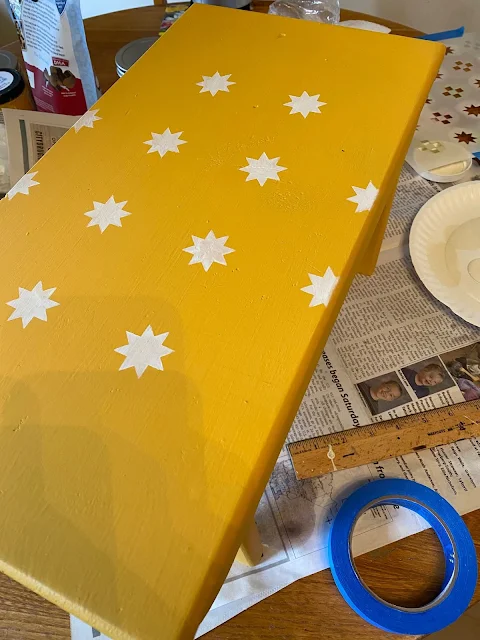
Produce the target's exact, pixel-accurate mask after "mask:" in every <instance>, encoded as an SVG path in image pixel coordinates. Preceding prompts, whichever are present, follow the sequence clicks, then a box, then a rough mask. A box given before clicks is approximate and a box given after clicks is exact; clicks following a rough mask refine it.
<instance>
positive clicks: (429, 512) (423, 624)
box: [328, 479, 477, 635]
mask: <svg viewBox="0 0 480 640" xmlns="http://www.w3.org/2000/svg"><path fill="white" fill-rule="evenodd" d="M388 504H390V505H399V506H401V507H406V508H407V509H410V510H411V511H414V512H415V513H417V514H418V515H420V516H422V517H423V518H424V519H425V520H426V521H427V522H428V524H429V525H430V526H431V527H432V528H433V529H434V531H435V533H436V534H437V535H438V538H439V539H440V542H441V544H442V547H443V551H444V554H445V567H446V570H445V579H444V581H443V585H442V589H441V592H440V594H439V595H438V596H437V597H436V598H435V599H434V600H432V602H430V603H429V604H427V605H425V606H423V607H419V608H415V609H408V608H404V607H399V606H396V605H393V604H390V603H388V602H386V601H385V600H382V599H381V598H379V597H378V596H376V595H375V594H374V593H373V592H372V591H371V590H370V589H369V588H368V587H367V586H366V585H365V583H364V582H363V581H362V579H361V578H360V576H359V575H358V573H357V571H356V569H355V563H354V561H353V556H352V550H351V542H352V534H353V529H354V527H355V524H356V522H357V520H358V519H359V517H360V516H361V515H362V513H364V512H365V511H367V510H368V509H371V508H372V507H376V506H379V505H388ZM328 555H329V558H330V567H331V570H332V573H333V578H334V580H335V583H336V585H337V587H338V589H339V591H340V593H341V594H342V596H343V597H344V598H345V600H346V601H347V603H348V604H349V605H350V606H351V607H352V609H353V610H354V611H356V612H357V613H358V614H359V615H360V616H361V617H362V618H363V619H364V620H366V621H367V622H370V624H373V625H375V626H376V627H379V628H380V629H383V630H384V631H389V632H391V633H403V634H409V635H417V634H428V633H433V632H435V631H439V630H440V629H443V628H444V627H446V626H448V625H449V624H451V623H452V622H454V621H455V620H456V619H457V618H459V617H460V616H461V615H462V613H463V612H464V611H465V610H466V608H467V607H468V605H469V603H470V600H471V599H472V596H473V592H474V591H475V586H476V583H477V556H476V553H475V546H474V544H473V540H472V537H471V535H470V533H469V531H468V529H467V527H466V526H465V523H464V522H463V520H462V519H461V517H460V516H459V515H458V513H457V512H456V511H455V509H454V508H453V507H452V506H451V505H450V504H449V503H448V502H447V501H446V500H445V499H444V498H442V497H441V496H440V495H439V494H438V493H435V491H432V489H429V488H428V487H425V486H423V485H421V484H418V483H416V482H412V481H411V480H401V479H391V480H376V481H374V482H370V483H369V484H366V485H364V486H363V487H360V489H357V491H355V492H354V493H352V495H351V496H350V497H349V498H347V500H346V501H345V502H344V503H343V505H342V506H341V508H340V510H339V512H338V514H337V515H336V517H335V520H334V522H333V524H332V528H331V530H330V537H329V543H328Z"/></svg>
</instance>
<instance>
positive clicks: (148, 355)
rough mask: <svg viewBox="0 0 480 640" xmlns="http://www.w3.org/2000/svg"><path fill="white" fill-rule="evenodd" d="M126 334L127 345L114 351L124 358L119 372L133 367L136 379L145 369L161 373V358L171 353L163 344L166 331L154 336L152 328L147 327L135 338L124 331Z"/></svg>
mask: <svg viewBox="0 0 480 640" xmlns="http://www.w3.org/2000/svg"><path fill="white" fill-rule="evenodd" d="M126 334H127V340H128V344H126V345H124V346H123V347H118V349H115V351H116V352H117V353H121V354H122V356H125V360H124V361H123V363H122V365H121V366H120V368H119V371H122V369H129V368H130V367H133V368H134V369H135V372H136V374H137V377H138V378H140V376H141V375H142V374H143V373H144V371H145V369H146V368H147V367H152V368H153V369H158V370H160V371H163V363H162V358H163V357H164V356H168V354H169V353H173V349H169V348H168V347H166V346H165V345H164V344H163V343H164V341H165V340H166V338H167V337H168V331H167V333H160V334H159V335H158V336H156V335H155V334H154V333H153V329H152V327H151V326H150V325H148V327H147V328H146V329H145V331H144V332H143V333H142V335H141V336H137V334H136V333H130V331H126Z"/></svg>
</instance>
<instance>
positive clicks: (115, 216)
mask: <svg viewBox="0 0 480 640" xmlns="http://www.w3.org/2000/svg"><path fill="white" fill-rule="evenodd" d="M126 204H127V201H126V200H125V201H124V202H115V198H114V197H113V196H110V198H109V199H108V200H107V201H106V202H105V204H104V203H103V202H95V201H94V202H93V209H92V210H91V211H87V212H86V214H85V215H86V216H88V217H89V218H91V220H90V222H89V223H88V224H87V227H94V226H95V225H98V226H99V227H100V232H101V233H103V232H104V231H105V229H106V228H107V227H108V226H109V225H111V224H112V225H114V226H115V227H121V226H122V221H121V219H122V218H125V216H130V215H132V214H131V213H129V212H128V211H123V207H124V206H125V205H126Z"/></svg>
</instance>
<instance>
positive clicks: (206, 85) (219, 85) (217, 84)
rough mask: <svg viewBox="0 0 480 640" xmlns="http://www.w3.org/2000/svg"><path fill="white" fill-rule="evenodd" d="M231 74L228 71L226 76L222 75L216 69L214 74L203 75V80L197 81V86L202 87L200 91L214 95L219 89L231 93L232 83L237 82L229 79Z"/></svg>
mask: <svg viewBox="0 0 480 640" xmlns="http://www.w3.org/2000/svg"><path fill="white" fill-rule="evenodd" d="M231 75H232V74H231V73H228V74H227V75H226V76H221V75H220V74H219V73H218V71H216V72H215V73H214V74H213V76H202V78H203V81H202V82H197V86H199V87H202V88H201V89H200V93H207V92H210V94H211V95H212V96H214V95H216V94H217V93H218V92H219V91H226V92H227V93H229V92H230V89H229V88H228V87H229V86H230V85H231V84H235V82H229V81H228V79H229V78H230V76H231Z"/></svg>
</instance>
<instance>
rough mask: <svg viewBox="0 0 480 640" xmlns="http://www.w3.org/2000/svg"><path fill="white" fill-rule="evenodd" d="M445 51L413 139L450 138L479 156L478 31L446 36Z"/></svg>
mask: <svg viewBox="0 0 480 640" xmlns="http://www.w3.org/2000/svg"><path fill="white" fill-rule="evenodd" d="M444 42H445V44H446V45H447V47H446V52H445V57H444V59H443V63H442V66H441V68H440V72H439V74H438V76H437V78H436V80H435V82H434V83H433V85H432V88H431V90H430V94H429V96H428V98H427V100H426V103H425V105H424V108H423V110H422V113H421V115H420V120H419V122H418V129H417V133H416V139H417V138H418V140H419V141H421V140H430V141H436V140H449V141H452V142H455V143H458V144H461V145H462V146H463V147H464V148H465V150H466V151H469V152H470V153H472V154H473V155H475V156H477V157H479V158H480V35H479V34H475V33H468V32H467V33H465V34H464V35H463V36H462V37H461V38H452V39H450V40H445V41H444Z"/></svg>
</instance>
